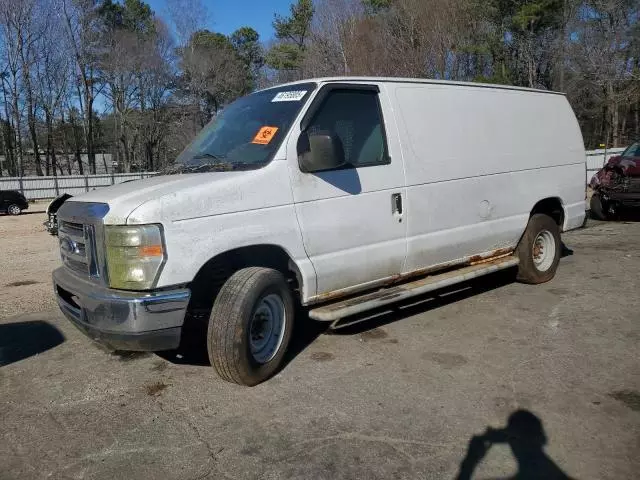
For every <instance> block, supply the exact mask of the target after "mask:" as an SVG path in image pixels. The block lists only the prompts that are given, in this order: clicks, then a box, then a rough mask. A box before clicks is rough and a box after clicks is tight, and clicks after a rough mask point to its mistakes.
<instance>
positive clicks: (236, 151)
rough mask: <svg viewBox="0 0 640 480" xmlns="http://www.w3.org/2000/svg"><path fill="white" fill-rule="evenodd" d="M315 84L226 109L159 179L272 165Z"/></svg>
mask: <svg viewBox="0 0 640 480" xmlns="http://www.w3.org/2000/svg"><path fill="white" fill-rule="evenodd" d="M315 88H316V84H315V83H301V84H296V85H288V86H284V87H278V88H271V89H269V90H263V91H260V92H256V93H253V94H251V95H247V96H246V97H242V98H240V99H238V100H236V101H235V102H233V103H232V104H230V105H228V106H226V107H225V108H224V109H223V110H222V111H221V112H220V113H219V114H218V115H217V116H216V117H215V118H214V119H213V120H212V121H211V122H209V123H208V124H207V125H206V126H205V127H204V128H203V129H202V131H201V132H200V133H199V134H198V135H197V136H196V138H195V139H194V140H193V141H192V142H191V144H190V145H189V146H188V147H187V148H185V150H184V151H183V152H182V153H181V154H180V155H179V156H178V158H177V159H176V163H175V164H174V165H172V166H171V167H169V168H168V169H167V170H166V171H165V172H163V173H169V174H170V173H196V172H209V171H227V170H241V169H254V168H260V167H262V166H264V165H266V164H267V163H269V162H270V161H271V159H272V158H273V155H274V154H275V152H276V151H277V150H278V147H279V146H280V144H281V143H282V140H283V139H284V138H285V136H286V135H287V132H288V131H289V128H290V127H291V124H292V123H293V121H294V120H295V119H296V117H297V115H298V113H299V112H300V110H301V109H302V106H303V105H304V104H305V103H306V101H307V99H308V98H309V96H310V95H311V93H312V92H313V90H315Z"/></svg>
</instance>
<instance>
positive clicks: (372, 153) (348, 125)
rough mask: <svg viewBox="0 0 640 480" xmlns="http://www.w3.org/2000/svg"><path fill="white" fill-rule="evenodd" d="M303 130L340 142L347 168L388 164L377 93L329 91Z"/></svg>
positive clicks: (347, 90)
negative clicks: (335, 137)
mask: <svg viewBox="0 0 640 480" xmlns="http://www.w3.org/2000/svg"><path fill="white" fill-rule="evenodd" d="M307 131H308V132H309V134H310V135H313V134H317V133H319V132H330V133H332V134H334V135H336V136H337V137H338V138H339V139H340V141H341V143H342V147H343V149H344V154H345V160H346V165H347V167H349V166H351V167H355V168H357V167H368V166H375V165H386V164H388V163H390V159H389V155H388V152H387V146H386V142H385V139H384V127H383V124H382V114H381V110H380V104H379V102H378V94H377V93H376V92H374V91H367V90H349V89H344V90H333V91H331V92H330V93H329V94H328V95H327V97H326V99H325V100H324V102H323V104H322V106H321V107H320V109H319V110H318V112H316V114H315V116H314V118H313V121H312V122H311V123H310V124H309V126H308V128H307Z"/></svg>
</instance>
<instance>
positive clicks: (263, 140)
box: [251, 127, 278, 145]
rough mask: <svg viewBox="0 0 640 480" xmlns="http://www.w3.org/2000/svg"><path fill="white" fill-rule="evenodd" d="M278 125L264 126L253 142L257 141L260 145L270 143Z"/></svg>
mask: <svg viewBox="0 0 640 480" xmlns="http://www.w3.org/2000/svg"><path fill="white" fill-rule="evenodd" d="M277 131H278V127H262V128H261V129H260V130H259V131H258V133H257V134H256V136H255V137H253V140H252V141H251V143H257V144H258V145H268V144H269V143H270V142H271V140H273V137H274V136H275V135H276V132H277Z"/></svg>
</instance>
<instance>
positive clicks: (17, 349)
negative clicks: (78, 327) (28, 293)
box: [0, 320, 65, 367]
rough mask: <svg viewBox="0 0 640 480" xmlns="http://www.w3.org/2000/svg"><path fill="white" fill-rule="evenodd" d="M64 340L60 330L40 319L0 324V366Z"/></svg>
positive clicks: (30, 355)
mask: <svg viewBox="0 0 640 480" xmlns="http://www.w3.org/2000/svg"><path fill="white" fill-rule="evenodd" d="M64 340H65V338H64V335H63V334H62V332H60V330H58V329H57V328H56V327H54V326H53V325H51V324H49V323H47V322H43V321H41V320H37V321H33V322H18V323H5V324H0V367H2V366H5V365H9V364H11V363H14V362H19V361H20V360H24V359H26V358H29V357H32V356H33V355H38V354H40V353H42V352H46V351H47V350H50V349H52V348H54V347H57V346H58V345H60V344H61V343H63V342H64Z"/></svg>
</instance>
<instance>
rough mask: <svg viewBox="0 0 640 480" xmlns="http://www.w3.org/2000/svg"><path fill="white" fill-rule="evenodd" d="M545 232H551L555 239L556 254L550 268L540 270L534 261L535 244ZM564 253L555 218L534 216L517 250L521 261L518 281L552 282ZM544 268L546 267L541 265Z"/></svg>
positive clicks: (538, 214) (531, 282) (540, 215)
mask: <svg viewBox="0 0 640 480" xmlns="http://www.w3.org/2000/svg"><path fill="white" fill-rule="evenodd" d="M544 232H549V233H550V237H551V238H552V239H553V243H554V246H555V252H554V255H553V257H552V258H551V257H550V258H549V260H551V259H552V261H551V264H550V265H549V266H548V268H544V269H540V268H539V267H538V266H536V262H535V261H534V253H535V249H536V248H539V247H536V245H535V242H536V239H537V238H538V236H539V235H543V236H544ZM561 251H562V242H561V241H560V228H559V227H558V224H557V223H556V222H555V220H554V219H553V218H551V217H550V216H548V215H544V214H540V213H537V214H535V215H532V216H531V218H530V219H529V223H528V224H527V229H526V230H525V231H524V235H523V236H522V238H521V239H520V243H519V244H518V247H517V248H516V254H517V255H518V258H519V259H520V263H519V265H518V275H517V277H516V278H517V279H518V280H519V281H520V282H523V283H530V284H538V283H544V282H548V281H549V280H551V279H552V278H553V277H554V276H555V274H556V270H557V269H558V263H559V262H560V253H561ZM541 266H544V265H541Z"/></svg>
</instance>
